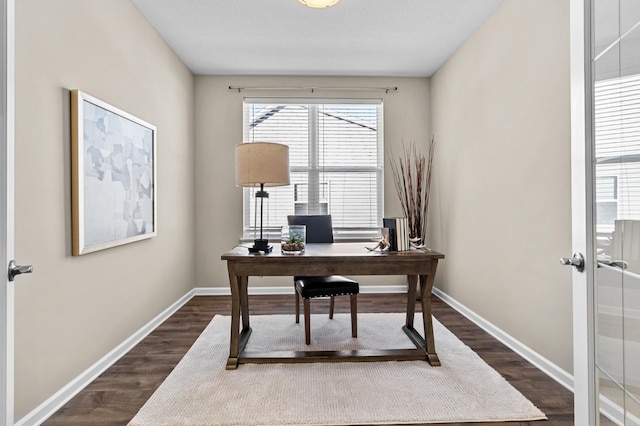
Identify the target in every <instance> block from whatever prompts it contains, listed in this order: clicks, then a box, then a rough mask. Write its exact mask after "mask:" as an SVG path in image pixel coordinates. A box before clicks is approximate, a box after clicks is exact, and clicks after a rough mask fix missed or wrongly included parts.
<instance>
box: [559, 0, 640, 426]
mask: <svg viewBox="0 0 640 426" xmlns="http://www.w3.org/2000/svg"><path fill="white" fill-rule="evenodd" d="M571 86H572V145H571V148H572V208H573V212H572V219H573V250H574V252H576V253H582V254H583V255H584V262H583V267H584V269H583V271H582V272H581V271H579V269H580V268H575V269H574V271H573V293H574V305H573V309H574V380H575V383H574V386H575V416H576V419H575V424H576V425H595V424H598V422H599V418H600V417H599V415H600V413H603V414H604V415H606V417H609V418H610V419H612V420H614V421H615V422H616V423H617V424H621V425H635V426H640V363H638V359H640V2H639V1H637V0H572V1H571ZM565 263H573V264H576V265H579V264H580V263H581V262H580V260H579V259H577V256H574V258H572V259H565Z"/></svg>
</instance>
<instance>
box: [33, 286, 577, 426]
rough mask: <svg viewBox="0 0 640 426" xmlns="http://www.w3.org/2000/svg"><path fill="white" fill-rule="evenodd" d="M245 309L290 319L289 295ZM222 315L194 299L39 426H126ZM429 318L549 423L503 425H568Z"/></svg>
mask: <svg viewBox="0 0 640 426" xmlns="http://www.w3.org/2000/svg"><path fill="white" fill-rule="evenodd" d="M405 306H406V295H402V294H391V295H388V294H385V295H381V294H361V295H359V296H358V312H403V311H404V310H405ZM250 307H251V313H252V314H286V313H291V314H293V312H294V304H293V295H291V296H250ZM230 309H231V304H230V297H228V296H198V297H194V298H193V299H192V300H190V301H189V302H188V303H187V304H185V305H184V306H183V307H182V308H181V309H180V310H179V311H178V312H176V313H175V314H174V315H173V316H172V317H171V318H169V319H168V320H167V321H166V322H165V323H163V324H162V325H161V326H159V327H158V328H157V329H156V330H155V331H154V332H153V333H151V334H150V335H149V336H148V337H146V338H145V339H144V340H143V341H142V342H141V343H140V344H139V345H137V346H136V347H135V348H134V349H132V350H131V351H130V352H129V353H128V354H127V355H125V356H124V357H123V358H122V359H120V360H119V361H118V362H117V363H116V364H114V365H113V366H112V367H111V368H109V369H108V370H107V371H106V372H105V373H104V374H102V375H101V376H100V377H98V378H97V379H96V380H95V381H94V382H93V383H91V384H90V385H89V386H88V387H87V388H86V389H84V390H83V391H82V392H80V393H79V394H78V395H77V396H76V397H75V398H73V399H72V400H71V401H70V402H69V403H67V404H66V405H65V406H64V407H62V408H61V409H60V410H59V411H58V412H57V413H55V414H54V415H53V416H52V417H51V418H50V419H49V420H47V421H46V422H45V423H44V424H45V425H48V426H53V425H64V426H72V425H83V426H85V425H126V424H127V423H128V422H129V421H130V420H131V419H132V418H133V417H134V416H135V414H136V413H137V412H138V410H139V409H140V408H141V407H142V405H143V404H144V403H145V402H146V401H147V399H148V398H149V397H150V396H151V394H153V392H154V391H155V390H156V389H157V388H158V386H160V384H161V383H162V382H163V380H164V379H165V377H166V376H167V375H168V374H169V373H170V372H171V370H172V369H173V368H174V367H175V366H176V364H177V363H178V362H179V361H180V359H181V358H182V356H183V355H184V354H185V353H186V352H187V350H188V349H189V348H190V347H191V345H192V344H193V342H194V341H195V340H196V339H197V337H198V336H199V335H200V333H201V332H202V330H204V328H205V326H206V325H207V324H208V323H209V322H210V321H211V319H212V318H213V316H214V315H218V314H222V315H229V314H230ZM316 310H317V312H318V313H319V312H321V311H322V312H324V311H325V310H326V306H325V304H324V303H322V301H320V300H318V301H317V303H312V311H316ZM336 312H349V306H348V298H345V297H342V298H336ZM433 314H434V316H435V317H436V318H437V319H438V320H439V321H440V322H442V323H443V324H444V325H445V326H446V327H447V328H448V329H449V330H451V331H452V332H453V333H455V334H456V335H457V336H458V337H459V338H460V339H461V340H462V341H463V342H464V343H466V344H467V345H468V346H470V347H471V348H472V349H473V350H474V351H476V352H477V353H478V354H479V355H480V356H481V357H482V358H483V359H484V360H485V361H486V362H487V363H488V364H489V365H491V366H492V367H493V368H495V369H496V370H497V371H498V372H500V374H502V375H503V376H504V377H505V378H506V379H507V380H508V381H509V382H510V383H511V384H512V385H513V386H514V387H516V388H517V389H518V390H520V392H522V393H523V394H524V395H525V396H526V397H527V398H528V399H529V400H530V401H531V402H533V403H534V404H535V405H536V406H537V407H538V408H540V409H541V410H542V411H543V412H544V413H545V414H546V415H547V417H548V418H549V420H546V421H536V422H511V423H508V424H509V425H525V424H526V425H539V426H545V425H567V426H568V425H573V394H572V393H571V392H569V391H568V390H566V389H565V388H564V387H562V386H561V385H559V384H558V383H556V382H555V381H554V380H552V379H550V378H549V377H547V376H546V375H545V374H544V373H542V372H541V371H539V370H538V369H536V368H535V367H533V366H532V365H531V364H529V363H528V362H527V361H525V360H524V359H522V358H521V357H520V356H518V355H517V354H515V353H514V352H512V351H510V350H509V349H508V348H507V347H506V346H504V345H503V344H501V343H500V342H498V341H497V340H495V339H494V338H493V337H491V336H490V335H489V334H487V333H485V332H484V331H482V330H481V329H480V328H478V327H477V326H476V325H474V324H473V323H472V322H470V321H469V320H467V319H466V318H464V317H463V316H462V315H460V314H459V313H457V312H456V311H454V310H453V309H452V308H451V307H449V306H448V305H446V304H445V303H444V302H442V301H441V300H440V299H437V298H436V297H434V300H433ZM416 403H419V401H418V400H416ZM477 424H479V423H476V425H477ZM482 424H483V425H489V424H491V425H494V424H495V425H504V424H505V423H482ZM449 425H451V423H449Z"/></svg>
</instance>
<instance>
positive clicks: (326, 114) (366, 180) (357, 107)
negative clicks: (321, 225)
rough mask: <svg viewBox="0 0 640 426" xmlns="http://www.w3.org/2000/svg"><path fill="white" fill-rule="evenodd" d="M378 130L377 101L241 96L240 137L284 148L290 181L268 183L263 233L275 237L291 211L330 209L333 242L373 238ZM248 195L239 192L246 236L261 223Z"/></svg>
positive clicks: (379, 165)
mask: <svg viewBox="0 0 640 426" xmlns="http://www.w3.org/2000/svg"><path fill="white" fill-rule="evenodd" d="M382 134H383V133H382V101H381V100H372V101H369V100H366V101H363V100H358V101H345V100H324V101H318V100H300V99H264V98H246V99H245V100H244V141H245V142H253V141H255V142H278V143H283V144H286V145H288V146H289V167H290V173H291V185H289V186H286V187H272V188H268V192H269V201H268V208H266V209H265V213H264V229H265V232H266V233H267V235H268V236H269V237H270V238H276V237H279V233H280V227H281V226H282V225H286V223H287V215H292V214H331V215H332V220H333V228H334V234H335V237H336V239H340V238H371V237H375V236H376V235H379V229H380V227H381V224H382V208H383V164H384V156H383V140H382ZM254 194H255V189H253V188H245V189H244V232H243V237H244V238H247V239H251V238H255V233H256V222H257V223H258V227H259V221H260V218H259V216H258V217H256V204H255V199H254ZM256 219H257V220H256Z"/></svg>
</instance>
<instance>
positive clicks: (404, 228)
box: [382, 217, 411, 251]
mask: <svg viewBox="0 0 640 426" xmlns="http://www.w3.org/2000/svg"><path fill="white" fill-rule="evenodd" d="M382 226H384V227H385V228H389V244H390V247H389V251H404V250H409V249H410V248H411V244H410V241H409V221H408V220H407V218H406V217H385V218H383V219H382Z"/></svg>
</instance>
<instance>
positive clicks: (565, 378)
mask: <svg viewBox="0 0 640 426" xmlns="http://www.w3.org/2000/svg"><path fill="white" fill-rule="evenodd" d="M433 294H435V295H436V296H438V297H439V298H440V299H442V300H443V301H444V302H445V303H446V304H447V305H449V306H451V307H452V308H453V309H455V310H456V311H458V312H460V313H461V314H462V315H464V316H465V317H467V318H468V319H469V320H471V321H472V322H473V323H475V324H476V325H477V326H478V327H480V328H481V329H483V330H484V331H486V332H487V333H489V334H490V335H492V336H493V337H495V338H496V339H497V340H499V341H500V342H502V343H503V344H504V345H506V346H507V347H508V348H509V349H511V350H512V351H514V352H515V353H517V354H518V355H520V356H521V357H523V358H524V359H526V360H527V361H529V362H530V363H531V364H533V365H534V366H535V367H536V368H538V369H539V370H541V371H542V372H543V373H545V374H546V375H547V376H549V377H551V378H552V379H553V380H555V381H556V382H558V383H560V384H561V385H562V386H564V387H565V388H567V389H569V390H570V391H571V392H573V375H571V374H569V373H567V372H566V371H564V370H563V369H562V368H560V367H558V366H557V365H555V364H554V363H552V362H551V361H549V360H548V359H546V358H545V357H543V356H542V355H540V354H539V353H537V352H536V351H534V350H533V349H531V348H530V347H528V346H527V345H525V344H524V343H522V342H520V341H518V340H516V339H514V338H513V337H511V336H510V335H509V334H507V333H505V332H504V331H502V330H501V329H500V328H498V327H496V326H495V325H493V324H492V323H490V322H489V321H487V320H485V319H484V318H482V317H481V316H480V315H478V314H476V313H475V312H473V311H472V310H471V309H469V308H467V307H466V306H464V305H463V304H461V303H460V302H458V301H457V300H455V299H454V298H452V297H451V296H449V295H448V294H447V293H445V292H443V291H442V290H440V289H438V288H435V287H434V289H433Z"/></svg>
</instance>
